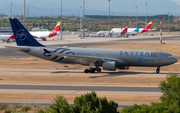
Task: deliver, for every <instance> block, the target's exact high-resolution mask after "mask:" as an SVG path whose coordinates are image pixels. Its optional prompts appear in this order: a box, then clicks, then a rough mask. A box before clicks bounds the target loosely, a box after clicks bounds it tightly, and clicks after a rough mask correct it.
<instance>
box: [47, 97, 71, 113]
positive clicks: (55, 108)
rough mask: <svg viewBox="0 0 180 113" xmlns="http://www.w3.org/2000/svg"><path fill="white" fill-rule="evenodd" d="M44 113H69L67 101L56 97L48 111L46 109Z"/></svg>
mask: <svg viewBox="0 0 180 113" xmlns="http://www.w3.org/2000/svg"><path fill="white" fill-rule="evenodd" d="M45 112H46V113H70V111H69V105H68V102H67V100H66V99H65V98H64V97H62V96H60V95H58V96H56V98H55V99H54V101H53V104H52V105H50V106H49V109H46V111H45Z"/></svg>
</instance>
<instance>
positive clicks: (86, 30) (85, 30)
mask: <svg viewBox="0 0 180 113" xmlns="http://www.w3.org/2000/svg"><path fill="white" fill-rule="evenodd" d="M80 32H83V29H81V31H80ZM84 32H88V33H90V32H91V30H88V27H87V28H86V29H84Z"/></svg>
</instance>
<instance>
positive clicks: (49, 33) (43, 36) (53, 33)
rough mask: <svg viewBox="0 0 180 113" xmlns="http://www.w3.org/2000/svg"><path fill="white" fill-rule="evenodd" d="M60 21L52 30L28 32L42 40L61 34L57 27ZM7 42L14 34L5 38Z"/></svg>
mask: <svg viewBox="0 0 180 113" xmlns="http://www.w3.org/2000/svg"><path fill="white" fill-rule="evenodd" d="M60 24H61V22H60V21H59V22H58V23H57V25H56V27H55V28H54V30H53V31H30V32H29V33H30V34H31V35H32V36H33V37H34V38H37V39H42V40H43V41H46V40H47V39H46V38H51V37H53V36H56V35H57V34H58V35H59V34H61V33H60V31H59V27H60ZM73 33H74V32H72V33H71V32H62V35H65V34H73ZM6 40H7V41H6V42H7V43H9V41H10V40H15V37H14V34H12V35H10V36H9V37H8V38H7V39H6Z"/></svg>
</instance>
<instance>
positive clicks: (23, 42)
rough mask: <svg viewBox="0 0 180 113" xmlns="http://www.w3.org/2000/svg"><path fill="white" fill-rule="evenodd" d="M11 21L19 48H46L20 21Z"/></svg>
mask: <svg viewBox="0 0 180 113" xmlns="http://www.w3.org/2000/svg"><path fill="white" fill-rule="evenodd" d="M9 21H10V23H11V27H12V30H13V33H14V37H15V40H16V43H17V45H18V46H44V45H42V44H40V43H39V42H38V41H37V40H36V39H34V37H33V36H32V35H31V34H30V33H29V32H28V31H27V29H26V28H25V27H24V26H23V25H22V24H21V23H20V22H19V20H18V19H16V18H14V19H12V18H10V19H9Z"/></svg>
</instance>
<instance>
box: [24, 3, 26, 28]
mask: <svg viewBox="0 0 180 113" xmlns="http://www.w3.org/2000/svg"><path fill="white" fill-rule="evenodd" d="M25 19H26V1H25V0H24V25H25Z"/></svg>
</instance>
